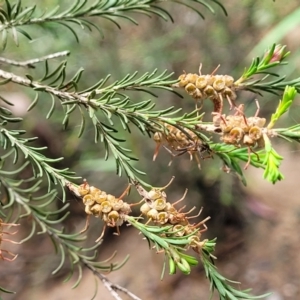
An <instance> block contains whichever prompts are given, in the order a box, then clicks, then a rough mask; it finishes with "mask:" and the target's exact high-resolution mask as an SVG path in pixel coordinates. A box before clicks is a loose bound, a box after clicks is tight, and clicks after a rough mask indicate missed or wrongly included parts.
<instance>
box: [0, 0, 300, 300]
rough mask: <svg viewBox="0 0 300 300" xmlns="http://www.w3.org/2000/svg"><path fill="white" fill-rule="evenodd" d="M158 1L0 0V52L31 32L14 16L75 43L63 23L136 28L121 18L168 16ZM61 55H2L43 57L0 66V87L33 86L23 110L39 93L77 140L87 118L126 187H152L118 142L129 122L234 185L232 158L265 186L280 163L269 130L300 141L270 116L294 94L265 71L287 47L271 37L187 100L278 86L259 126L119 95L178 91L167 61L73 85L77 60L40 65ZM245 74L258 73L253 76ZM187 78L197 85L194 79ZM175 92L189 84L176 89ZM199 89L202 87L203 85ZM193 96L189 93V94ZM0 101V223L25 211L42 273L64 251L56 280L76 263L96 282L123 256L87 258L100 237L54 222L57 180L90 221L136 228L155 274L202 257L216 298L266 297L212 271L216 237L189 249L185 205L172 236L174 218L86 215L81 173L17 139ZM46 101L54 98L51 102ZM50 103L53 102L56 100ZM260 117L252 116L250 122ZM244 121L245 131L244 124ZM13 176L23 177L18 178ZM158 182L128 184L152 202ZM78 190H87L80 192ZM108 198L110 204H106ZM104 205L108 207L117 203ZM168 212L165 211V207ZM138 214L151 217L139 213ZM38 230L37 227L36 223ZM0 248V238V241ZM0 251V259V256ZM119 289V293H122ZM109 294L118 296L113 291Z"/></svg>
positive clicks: (61, 215) (59, 218) (297, 83)
mask: <svg viewBox="0 0 300 300" xmlns="http://www.w3.org/2000/svg"><path fill="white" fill-rule="evenodd" d="M163 2H165V1H155V0H148V1H128V0H119V1H100V0H98V1H96V2H94V3H93V4H90V3H89V2H88V1H86V0H77V1H75V2H74V3H73V5H72V6H70V7H69V8H68V9H66V10H64V11H59V7H56V8H54V9H53V10H51V11H50V12H44V13H43V14H41V15H37V16H36V12H37V7H36V6H29V7H25V6H23V5H22V3H21V1H17V2H16V3H14V4H12V3H10V1H8V0H6V1H5V6H3V7H0V32H1V33H2V48H3V50H4V49H5V48H6V45H7V42H8V40H9V38H10V35H9V34H10V33H11V35H12V38H13V41H14V43H15V44H16V45H17V46H18V45H19V35H18V34H19V33H20V34H22V35H24V36H25V37H27V38H28V39H31V35H29V33H28V32H27V31H25V30H24V29H23V26H25V25H26V26H29V25H35V24H36V25H37V24H38V25H44V24H46V23H49V22H52V23H54V24H58V25H62V26H64V27H66V28H67V29H69V30H70V31H71V32H72V33H73V35H74V36H75V39H76V40H77V42H80V38H79V36H78V34H77V33H76V31H75V30H74V28H73V27H74V25H79V26H80V28H85V27H86V28H88V29H89V30H90V31H91V30H92V29H93V28H95V29H97V30H99V31H100V30H101V27H99V26H98V25H96V24H94V23H93V22H92V21H90V20H89V18H100V19H101V18H102V19H106V20H109V21H111V22H113V23H114V24H115V25H116V26H117V27H119V28H120V24H119V19H120V18H125V19H127V20H129V21H131V22H132V23H134V24H136V25H137V22H136V20H135V19H133V18H132V17H131V16H129V15H128V13H132V12H134V13H140V14H144V15H146V16H151V15H157V16H159V17H160V18H162V19H163V20H166V21H167V20H171V21H173V18H172V16H171V14H170V13H169V12H168V11H167V10H166V9H165V8H163V7H161V6H160V5H161V4H163ZM169 2H171V3H179V4H183V5H185V6H187V7H188V8H191V9H192V10H194V11H195V12H197V13H198V15H200V16H201V17H204V15H203V14H202V12H200V11H199V9H198V6H200V7H201V6H204V7H205V8H206V9H208V10H210V11H211V12H214V9H213V7H212V6H211V4H213V5H215V6H216V7H218V9H220V10H222V11H223V12H224V13H225V14H226V11H225V8H224V7H223V5H222V4H221V3H220V2H219V1H217V0H211V1H196V0H194V1H193V0H190V1H169ZM25 28H26V27H25ZM66 55H69V52H67V51H65V52H61V53H59V54H53V55H48V56H46V57H42V58H40V59H32V60H29V61H26V62H16V61H13V60H9V59H5V58H2V59H1V61H2V62H4V63H6V64H7V65H13V66H19V67H27V68H30V69H34V65H35V64H38V63H42V62H43V63H45V65H44V68H43V71H44V72H43V73H44V74H43V76H42V77H40V78H38V75H37V74H36V73H35V72H31V73H30V74H26V75H22V74H20V75H19V74H16V72H15V73H12V72H9V71H5V70H2V69H1V70H0V77H1V79H2V81H1V82H0V85H1V86H8V85H10V86H22V87H26V88H27V89H29V90H30V92H31V93H34V96H33V97H32V102H31V104H30V105H29V107H28V109H27V111H30V110H32V109H34V107H35V106H36V105H38V104H39V102H40V101H43V102H45V101H47V99H49V100H50V105H49V109H48V111H47V114H46V116H45V118H46V119H49V118H51V116H53V115H56V114H58V111H61V110H63V115H64V117H63V120H62V125H63V128H64V129H65V130H66V129H67V128H68V125H69V124H70V122H71V119H72V120H73V121H74V120H75V122H76V124H78V125H79V126H78V127H79V130H78V138H83V136H84V135H85V136H86V135H87V134H88V133H87V124H88V123H90V124H92V126H93V129H94V135H93V140H94V142H95V143H98V142H100V143H102V144H103V149H104V158H105V160H107V159H109V158H111V157H113V160H114V161H115V163H116V173H117V174H118V175H119V176H122V175H125V177H126V178H127V179H128V181H129V182H130V183H134V184H135V183H136V182H138V183H139V184H141V185H143V186H148V187H151V184H150V183H148V182H146V180H145V179H144V177H143V175H145V172H143V171H141V170H140V169H139V167H137V166H136V163H135V162H136V161H137V160H138V158H136V157H135V153H134V151H133V149H131V148H130V147H127V146H126V141H127V136H128V135H130V134H131V133H132V132H133V130H135V129H137V130H138V131H139V132H140V133H142V135H144V136H147V137H152V136H153V138H154V139H155V142H156V143H157V151H158V149H159V146H163V147H164V148H166V149H167V150H168V151H169V152H170V153H171V155H172V156H173V157H176V156H179V155H182V154H185V153H188V154H190V156H191V158H193V157H195V158H196V159H197V160H199V161H198V165H200V160H201V159H204V158H207V157H204V153H205V154H207V156H209V158H210V157H213V156H218V157H219V158H220V159H221V160H222V162H223V163H224V171H226V172H230V171H233V172H235V173H236V174H237V175H238V177H239V178H241V181H242V182H243V183H244V184H245V185H246V178H245V176H244V173H243V170H242V168H241V166H240V163H241V162H246V165H245V169H246V168H247V167H248V165H251V166H253V167H256V168H261V169H264V174H263V177H264V178H265V179H267V180H268V181H270V182H272V183H276V182H277V181H279V180H282V179H283V178H284V177H283V175H282V174H281V173H280V171H279V167H280V163H281V161H282V159H283V157H282V156H280V155H279V154H278V153H277V152H276V150H275V149H274V148H273V146H272V143H271V138H275V137H281V138H284V139H286V140H288V141H290V142H292V141H296V142H300V125H299V124H296V125H294V126H292V127H290V128H274V126H275V124H276V122H277V121H278V120H279V119H280V118H281V116H282V115H283V114H284V113H285V112H287V110H288V109H289V107H290V106H291V105H292V103H293V101H294V99H295V97H296V94H297V93H299V92H300V77H299V78H296V79H293V80H289V81H285V76H281V77H279V75H278V74H277V73H273V68H275V67H278V70H280V68H281V67H282V66H283V65H284V64H286V63H287V61H286V60H287V57H288V55H289V52H288V51H286V46H282V45H279V44H274V45H273V46H272V47H271V48H270V49H268V50H267V51H266V52H265V53H264V54H263V56H262V58H256V59H253V61H252V63H251V65H250V67H249V68H246V69H245V71H244V73H243V74H242V75H241V77H240V78H239V79H238V80H236V81H234V82H233V83H232V84H231V83H230V84H229V87H228V89H229V91H228V89H227V90H222V89H223V88H220V87H219V86H218V85H217V84H216V80H217V79H220V77H217V76H218V75H216V76H215V77H213V75H207V77H205V78H209V79H211V80H215V81H214V82H213V83H207V86H205V89H204V88H203V91H205V92H204V93H203V95H202V94H201V97H200V96H199V94H198V95H197V97H198V98H197V97H196V99H195V100H196V102H197V101H198V100H201V101H206V100H207V99H209V100H212V101H213V102H214V105H215V107H217V105H216V103H217V104H219V103H220V102H222V103H221V104H222V107H223V98H222V97H223V96H224V98H227V99H228V101H229V102H230V101H231V100H232V99H231V98H230V97H229V96H228V95H229V94H228V93H230V95H231V96H232V98H234V99H233V100H235V97H233V95H235V93H236V92H237V93H239V92H242V91H243V90H248V91H251V92H255V93H257V94H262V93H264V92H266V93H273V94H280V93H282V92H284V93H283V96H282V100H280V102H279V105H278V107H277V109H276V111H275V113H274V114H272V116H271V120H270V122H269V125H268V126H267V127H265V126H264V121H265V120H264V119H263V118H259V117H258V116H257V114H256V115H255V116H253V117H248V118H247V117H246V116H245V114H244V112H243V111H242V109H240V108H237V107H235V112H234V113H232V114H231V115H229V116H227V117H229V118H226V115H223V114H222V110H220V111H214V112H213V113H214V114H213V118H212V120H209V121H207V122H204V121H203V116H204V113H201V114H200V113H199V111H200V108H199V107H196V110H194V111H191V112H182V109H181V108H179V109H178V108H175V107H173V106H172V107H168V108H165V109H159V108H156V107H155V106H156V103H154V102H153V100H152V99H147V100H142V101H139V102H136V101H133V99H132V97H131V94H130V93H132V92H135V93H143V94H146V95H147V96H149V97H153V98H156V97H157V94H156V92H157V91H159V90H161V91H165V92H170V93H173V94H174V95H176V96H180V97H182V96H181V94H179V93H178V92H177V88H179V87H182V86H180V80H179V79H176V78H175V77H174V76H173V73H171V72H169V71H167V70H165V71H163V72H161V73H159V72H158V71H157V69H155V70H154V71H152V72H146V73H144V74H142V75H138V72H134V73H132V74H127V75H126V76H124V77H123V78H121V79H119V80H116V81H114V82H109V79H110V75H107V76H105V77H104V78H97V79H96V80H95V81H96V82H95V83H93V84H91V85H90V86H87V87H85V88H82V80H83V79H84V77H85V73H84V70H83V68H79V69H78V70H77V72H76V73H75V74H74V75H73V76H69V75H68V72H67V63H68V61H67V60H64V61H62V62H61V63H60V64H59V65H58V66H56V67H55V64H54V63H53V64H52V63H50V60H51V59H53V58H59V57H61V56H66ZM271 70H272V71H271ZM34 71H35V70H34ZM261 74H264V77H262V78H261V77H260V75H261ZM188 75H191V76H192V77H193V76H194V75H197V74H190V73H189V74H183V75H181V77H183V78H184V79H186V77H187V76H188ZM197 76H198V77H200V76H202V75H197ZM254 76H256V77H255V78H257V79H253V77H254ZM257 76H258V77H257ZM272 76H273V77H274V76H275V77H278V78H276V79H274V80H272V81H267V80H266V79H267V78H269V77H272ZM69 77H70V78H69ZM228 77H230V76H228ZM212 78H213V79H212ZM216 78H217V79H216ZM222 78H223V77H222ZM222 78H221V79H222ZM221 79H220V80H221ZM205 80H206V79H205ZM222 80H223V79H222ZM190 84H196V83H195V80H194V82H193V83H190ZM186 86H187V85H186ZM197 88H198V87H197ZM208 88H209V89H208ZM185 90H186V92H189V90H188V89H187V88H185ZM209 90H210V91H213V92H212V93H211V94H209V93H208V91H209ZM220 90H221V92H220ZM216 91H217V92H216ZM226 93H227V94H226ZM190 95H192V93H190ZM222 95H223V96H222ZM227 96H228V97H227ZM193 97H194V98H195V96H193ZM200 98H201V99H200ZM0 100H1V103H2V104H1V106H0V145H1V148H2V150H3V151H2V152H3V154H1V157H0V180H1V181H0V183H1V193H2V195H1V196H2V198H3V200H2V201H1V203H2V202H3V203H2V204H1V205H2V206H1V210H0V214H1V216H2V217H3V218H5V220H6V221H9V220H11V222H12V223H18V222H19V221H21V220H22V219H25V218H26V217H28V216H30V222H31V231H30V233H29V234H28V236H27V237H25V238H24V239H23V240H22V241H20V243H24V242H26V241H28V240H29V239H30V238H32V237H33V236H34V235H36V234H47V235H48V236H49V237H50V238H51V240H52V242H53V245H54V248H55V251H56V253H57V254H58V255H59V256H60V262H59V264H58V266H57V267H56V268H55V270H53V272H52V274H56V273H58V272H59V271H61V270H62V268H63V266H64V265H65V264H66V260H67V259H69V269H70V272H69V275H68V277H67V278H66V281H68V280H69V279H70V278H71V277H72V276H73V274H74V273H76V274H77V275H78V279H77V280H76V282H75V284H74V285H73V287H74V288H75V287H76V286H78V284H79V283H80V281H81V279H82V276H83V268H84V267H86V268H88V269H89V270H91V271H92V272H93V273H94V274H95V275H96V276H98V277H99V278H100V280H101V281H102V282H103V283H104V284H106V283H107V282H108V279H107V278H106V277H105V276H103V275H102V274H101V273H102V272H106V271H107V272H109V271H114V270H117V269H119V268H121V267H122V266H123V264H124V263H125V262H126V261H127V258H126V259H125V260H124V262H122V263H121V264H117V263H109V264H107V262H97V251H96V249H97V248H98V247H99V245H100V244H101V240H100V242H99V243H98V242H97V243H95V244H94V245H92V246H89V247H86V246H85V244H84V240H85V237H84V236H82V233H81V232H79V233H77V232H76V233H69V232H67V231H66V230H65V229H64V227H63V226H62V225H63V222H64V220H65V219H66V218H67V217H68V216H69V214H70V207H69V206H70V204H69V203H66V188H68V189H69V190H71V191H72V192H73V193H74V194H75V195H76V196H77V197H78V198H80V199H81V198H82V200H83V202H84V204H85V205H86V207H87V208H88V209H89V210H86V212H87V214H89V215H91V214H94V215H95V216H97V217H100V219H101V218H102V221H104V222H106V223H107V224H108V226H110V227H117V229H118V228H119V226H121V225H122V224H120V223H118V222H117V221H120V220H121V221H122V222H123V221H124V222H127V223H129V224H131V225H132V226H133V227H134V228H136V229H137V230H138V231H140V232H141V233H142V235H143V236H144V237H145V238H146V239H147V241H148V243H149V246H152V245H154V248H155V249H156V251H157V252H158V253H159V252H163V253H164V255H165V263H164V267H163V272H162V277H163V275H164V271H165V266H166V264H168V265H169V273H170V274H175V273H176V271H177V270H179V271H181V272H182V273H183V274H186V275H188V274H190V272H191V270H192V269H191V267H192V266H195V265H197V264H198V263H199V261H201V262H202V264H203V266H204V269H205V274H206V277H207V278H208V279H209V281H210V283H211V285H210V288H211V291H212V292H214V290H217V292H218V293H219V296H220V299H221V300H223V299H224V300H225V299H232V300H235V299H260V298H263V297H265V296H266V295H261V296H251V295H250V290H244V291H240V290H238V289H235V288H234V287H233V286H232V285H231V283H235V282H232V281H230V280H228V279H226V278H225V277H223V276H222V275H220V274H219V273H218V271H217V269H216V267H215V265H214V256H213V254H212V253H213V251H214V248H215V244H216V242H215V241H216V240H215V239H214V240H210V241H209V240H202V241H200V240H199V241H197V243H196V246H195V240H194V237H195V235H196V236H197V238H199V239H200V237H201V231H200V230H199V228H198V227H197V226H194V224H190V223H189V221H188V219H187V218H185V215H186V214H187V213H181V210H178V211H176V214H177V215H176V216H175V217H177V218H179V219H180V218H181V219H180V220H181V221H182V223H180V224H179V225H180V226H183V227H185V226H188V225H189V226H191V228H192V231H189V232H188V233H187V234H181V235H180V234H179V233H181V231H182V228H181V229H178V230H174V228H173V223H171V224H172V225H170V224H169V223H168V224H167V223H166V222H165V223H164V224H163V225H162V224H160V225H161V226H159V224H158V219H155V218H154V217H152V221H154V223H155V225H152V226H150V225H148V224H143V223H142V220H141V218H136V217H132V216H129V215H126V216H124V215H121V217H120V216H119V215H118V216H116V217H115V218H116V219H117V221H116V220H115V219H106V220H105V219H104V218H103V207H104V204H103V202H99V203H97V205H98V206H97V208H98V209H99V211H100V210H101V211H100V213H99V215H96V213H95V206H92V205H90V204H89V203H86V202H88V200H90V198H84V196H86V195H87V192H86V193H82V194H81V193H79V192H78V190H80V189H81V190H84V189H85V188H86V185H87V183H86V182H85V183H84V184H83V185H80V186H79V187H78V186H77V185H76V184H75V183H74V181H76V180H77V179H79V178H80V177H77V176H75V174H74V172H72V171H70V170H69V168H60V167H57V165H58V164H59V163H60V162H61V161H62V160H63V159H64V158H50V157H48V156H47V154H43V153H45V152H46V150H47V147H40V146H37V145H36V142H37V140H36V138H32V137H26V135H27V132H26V131H25V130H23V129H19V127H14V126H15V125H16V124H19V126H20V127H21V128H23V126H24V124H23V119H22V118H20V117H16V116H14V114H13V113H12V111H11V110H9V109H8V108H7V107H9V106H10V105H12V104H11V103H10V102H9V101H7V100H6V99H5V98H4V97H3V96H0ZM57 103H58V105H56V104H57ZM221 104H220V105H221ZM196 105H197V103H196ZM58 107H60V109H57V108H58ZM209 113H210V112H209ZM78 116H79V118H78ZM215 117H216V118H215ZM230 117H231V118H230ZM234 118H235V119H236V120H238V121H237V122H236V123H235V124H234V126H231V124H230V120H231V119H234ZM216 119H217V121H216ZM222 122H223V123H222ZM260 122H261V123H263V124H262V125H260ZM16 128H17V129H16ZM228 128H229V129H228ZM232 130H233V131H232ZM253 130H254V131H255V132H254V133H252V131H253ZM236 132H239V133H242V138H240V137H238V135H237V134H236ZM23 136H25V137H23ZM120 136H121V137H120ZM218 136H219V137H221V142H220V141H218V140H217V137H218ZM246 138H248V140H247V139H246ZM261 148H262V149H261ZM259 149H261V150H259ZM155 154H157V153H155ZM23 174H26V176H25V177H26V178H25V179H24V176H23ZM93 188H94V187H93ZM94 190H95V188H94ZM162 190H163V188H152V190H151V191H150V192H145V191H143V193H142V194H141V193H140V192H139V190H138V192H139V193H140V195H142V196H143V202H145V203H147V204H149V203H150V206H151V205H153V204H154V203H155V202H156V201H158V200H161V199H163V198H166V196H164V194H163V193H162ZM59 192H60V194H61V195H62V203H63V205H62V206H61V207H56V202H55V200H56V198H57V197H59V196H60V194H59ZM151 192H152V194H153V193H154V195H155V196H157V195H158V196H157V197H156V198H154V199H152V198H151V197H150V195H152V194H151ZM99 193H100V192H99ZM103 193H104V194H105V197H104V198H105V201H108V200H107V199H108V198H109V197H108V196H110V198H114V201H116V203H117V204H119V202H121V201H122V203H123V200H122V199H120V198H121V197H120V198H115V197H114V196H112V195H107V194H106V193H105V192H103ZM101 195H102V194H101ZM152 196H153V195H152ZM89 197H92V196H91V195H90V194H89ZM99 197H100V196H99ZM86 199H88V200H86ZM99 201H100V200H99ZM117 201H119V202H117ZM93 205H94V203H93ZM114 205H116V204H115V203H114ZM174 205H175V204H174ZM89 206H90V207H89ZM93 209H94V210H93ZM171 209H173V210H172V212H173V213H174V211H175V208H174V206H172V205H171ZM171 209H170V211H171ZM114 211H116V212H118V210H117V209H115V210H114ZM14 212H16V213H14ZM120 214H122V212H120ZM174 214H175V213H174ZM171 215H172V214H171ZM172 216H173V217H174V215H172ZM148 217H149V216H148ZM149 220H150V221H151V218H150V217H149ZM169 221H170V220H169ZM1 222H2V220H1ZM0 225H1V223H0ZM193 226H194V227H193ZM38 228H40V229H39V230H38ZM191 228H189V229H191ZM0 230H1V232H0V234H2V227H1V226H0ZM0 238H1V236H0ZM0 243H1V239H0ZM0 246H1V247H2V245H0ZM189 249H192V250H194V251H195V253H196V257H195V256H192V255H189V254H186V251H188V250H189ZM0 254H1V252H0ZM0 258H2V257H1V256H0ZM112 258H114V256H113V257H111V259H112ZM3 259H4V258H3ZM110 289H111V290H121V289H120V287H117V285H114V284H112V283H110ZM0 291H2V292H5V293H11V292H10V291H8V290H7V289H5V288H2V287H0ZM127 294H130V293H129V292H127ZM112 295H114V292H112ZM134 297H135V296H132V298H133V299H136V298H134ZM115 298H116V299H118V298H117V296H115Z"/></svg>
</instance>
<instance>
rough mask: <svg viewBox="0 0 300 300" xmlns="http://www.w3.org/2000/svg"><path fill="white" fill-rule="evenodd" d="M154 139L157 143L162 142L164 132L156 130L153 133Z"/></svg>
mask: <svg viewBox="0 0 300 300" xmlns="http://www.w3.org/2000/svg"><path fill="white" fill-rule="evenodd" d="M153 140H154V141H155V142H156V143H161V142H162V141H163V134H162V133H161V132H155V133H154V135H153Z"/></svg>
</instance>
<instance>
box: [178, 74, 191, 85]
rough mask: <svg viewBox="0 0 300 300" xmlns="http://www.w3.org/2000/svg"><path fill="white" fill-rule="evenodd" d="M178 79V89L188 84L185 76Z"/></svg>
mask: <svg viewBox="0 0 300 300" xmlns="http://www.w3.org/2000/svg"><path fill="white" fill-rule="evenodd" d="M178 79H179V80H180V81H179V82H178V85H179V87H185V86H186V85H187V84H188V83H189V81H188V80H187V79H186V74H182V75H180V76H179V77H178Z"/></svg>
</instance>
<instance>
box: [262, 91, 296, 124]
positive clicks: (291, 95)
mask: <svg viewBox="0 0 300 300" xmlns="http://www.w3.org/2000/svg"><path fill="white" fill-rule="evenodd" d="M296 94H297V90H296V89H295V87H293V86H286V87H285V90H284V94H283V97H282V100H279V105H278V106H277V109H276V111H275V113H274V114H272V116H271V121H270V123H269V125H268V126H267V128H268V129H271V128H272V127H273V126H274V125H275V123H276V122H277V121H278V119H279V118H280V117H281V116H282V115H283V114H284V113H286V112H287V110H288V109H289V107H290V106H291V104H292V102H293V101H294V99H295V96H296Z"/></svg>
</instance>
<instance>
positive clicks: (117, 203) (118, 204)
mask: <svg viewBox="0 0 300 300" xmlns="http://www.w3.org/2000/svg"><path fill="white" fill-rule="evenodd" d="M123 205H124V201H123V200H121V199H119V200H118V199H116V200H115V201H114V202H112V209H113V210H116V211H118V210H120V209H121V208H122V207H123Z"/></svg>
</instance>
